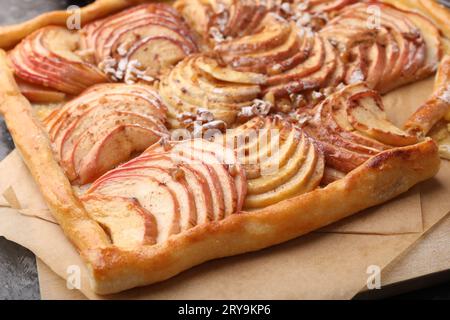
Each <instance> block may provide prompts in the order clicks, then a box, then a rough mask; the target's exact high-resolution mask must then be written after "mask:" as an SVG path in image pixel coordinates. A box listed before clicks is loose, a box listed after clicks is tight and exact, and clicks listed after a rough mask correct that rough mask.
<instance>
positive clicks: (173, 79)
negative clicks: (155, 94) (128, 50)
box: [159, 55, 261, 128]
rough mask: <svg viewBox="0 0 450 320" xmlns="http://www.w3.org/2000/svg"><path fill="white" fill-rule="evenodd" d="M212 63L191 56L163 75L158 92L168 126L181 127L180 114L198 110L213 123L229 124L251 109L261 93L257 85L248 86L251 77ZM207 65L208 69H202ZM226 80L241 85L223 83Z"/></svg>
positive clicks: (199, 57) (251, 75)
mask: <svg viewBox="0 0 450 320" xmlns="http://www.w3.org/2000/svg"><path fill="white" fill-rule="evenodd" d="M198 61H200V66H198V64H197V62H198ZM212 61H213V60H211V59H210V58H207V59H204V58H203V56H202V55H192V56H190V57H188V58H186V59H184V60H183V61H181V62H180V63H179V64H178V65H177V66H176V67H175V68H173V69H172V70H171V72H170V73H169V74H167V75H165V76H163V78H162V80H161V83H160V85H159V92H160V94H161V97H162V99H163V101H164V103H165V104H166V105H167V106H168V116H169V122H170V124H171V127H173V128H177V127H180V126H181V125H182V124H180V123H179V121H178V119H177V116H178V115H179V114H181V113H185V112H191V113H196V112H197V110H198V109H199V108H206V109H208V110H209V111H211V112H212V113H213V115H214V118H215V119H216V120H223V121H225V122H226V123H227V124H229V125H231V124H232V123H233V122H234V121H235V118H236V116H237V114H238V113H239V112H240V111H241V109H242V107H245V106H251V105H252V104H253V100H254V99H256V98H257V97H258V96H259V94H260V93H261V88H260V86H259V85H257V84H248V83H247V82H248V80H249V78H253V77H254V74H250V75H248V76H245V75H242V76H241V75H239V74H237V73H234V71H231V70H229V69H228V68H225V67H220V69H221V70H220V69H219V70H218V68H219V65H218V64H217V62H212ZM210 62H211V64H212V66H211V67H210V68H208V67H207V66H205V64H208V63H210ZM203 70H207V71H203ZM213 70H214V71H213ZM216 75H217V76H218V77H219V78H215V76H216ZM226 78H228V79H229V80H239V81H241V80H242V81H243V82H234V81H226V80H225V79H226Z"/></svg>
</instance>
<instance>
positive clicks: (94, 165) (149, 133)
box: [71, 124, 161, 184]
mask: <svg viewBox="0 0 450 320" xmlns="http://www.w3.org/2000/svg"><path fill="white" fill-rule="evenodd" d="M96 136H98V137H99V139H98V140H93V139H92V137H91V136H90V132H88V133H87V134H86V135H83V136H81V137H80V139H79V140H78V142H77V143H76V144H75V145H74V148H73V152H72V157H71V160H72V161H71V162H72V163H73V164H74V167H75V172H77V173H78V176H79V177H78V179H79V183H80V184H85V183H88V182H91V181H93V180H94V179H96V178H97V177H99V176H100V175H101V174H102V173H104V172H106V171H107V170H109V169H110V168H112V167H114V165H115V164H117V163H120V162H123V161H126V160H127V159H129V158H130V157H131V156H132V155H133V154H135V153H139V152H142V151H143V150H145V149H146V148H147V147H148V146H149V145H152V144H154V143H156V142H157V141H159V139H160V138H161V133H159V132H156V131H154V130H152V129H149V128H145V127H143V126H140V125H139V124H122V125H118V126H116V127H113V128H111V129H109V132H108V133H106V134H105V135H99V134H96Z"/></svg>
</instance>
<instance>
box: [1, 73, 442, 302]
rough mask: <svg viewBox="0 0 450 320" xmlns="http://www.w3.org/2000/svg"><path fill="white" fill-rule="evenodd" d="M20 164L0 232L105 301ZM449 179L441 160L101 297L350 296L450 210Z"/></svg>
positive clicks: (11, 175) (392, 102)
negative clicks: (315, 225)
mask: <svg viewBox="0 0 450 320" xmlns="http://www.w3.org/2000/svg"><path fill="white" fill-rule="evenodd" d="M427 81H428V82H427ZM427 81H425V82H424V83H428V87H426V86H427V85H422V86H419V88H420V90H419V89H417V88H416V86H417V84H415V85H413V86H412V87H410V89H409V90H408V89H406V88H403V89H401V90H400V92H401V93H397V94H391V95H388V97H387V98H386V100H387V103H386V109H387V111H388V114H390V113H391V112H392V110H396V113H395V114H397V115H398V114H405V112H403V110H406V109H407V108H412V106H414V108H416V107H418V102H420V101H423V100H425V99H426V96H428V94H429V93H430V92H431V87H430V86H429V83H432V82H430V81H431V80H427ZM411 88H413V89H411ZM412 96H415V97H412ZM413 102H414V103H413ZM396 121H399V122H400V121H402V119H397V120H396ZM20 161H21V160H20V157H19V156H18V154H14V153H13V154H12V155H10V156H9V157H8V158H7V159H6V162H2V163H1V164H0V194H2V191H4V190H6V189H7V188H9V187H12V189H13V190H14V193H15V195H16V198H17V201H18V202H19V204H20V207H21V210H22V214H20V213H18V211H16V210H13V209H7V208H0V235H4V236H5V237H7V238H8V239H10V240H12V241H15V242H18V243H20V244H22V245H23V246H25V247H27V248H29V249H30V250H31V251H33V252H34V253H35V254H36V255H37V256H38V257H39V258H40V259H41V260H42V261H43V262H44V263H45V264H47V265H48V266H49V267H50V268H51V270H53V272H55V273H56V274H58V275H59V276H61V277H63V278H65V277H66V276H67V268H68V266H72V265H75V266H78V267H79V268H80V271H81V276H82V277H81V279H82V285H81V289H80V290H81V291H82V292H83V294H85V295H86V296H87V297H88V298H91V299H97V298H105V297H99V296H97V295H95V294H94V293H93V292H92V291H90V288H89V285H88V279H87V276H86V275H87V274H86V270H85V268H84V265H83V263H82V262H81V260H80V257H79V256H78V254H77V253H76V252H75V250H74V248H73V247H72V246H71V245H70V243H69V241H68V240H67V239H66V237H65V236H64V235H63V233H62V231H61V230H60V228H59V226H57V225H56V224H55V223H52V222H50V220H51V219H50V218H49V217H48V211H47V210H46V207H45V203H44V202H43V201H42V197H41V196H40V194H39V191H38V190H37V188H36V185H35V184H34V182H33V180H32V179H31V177H30V176H29V174H28V171H27V170H26V168H25V167H24V165H23V164H20V163H19V162H20ZM2 169H3V170H2ZM449 177H450V165H449V163H448V162H445V163H444V164H443V167H442V170H441V171H440V173H439V175H438V176H437V177H436V178H435V179H432V180H430V181H428V182H426V183H424V184H422V185H420V187H419V188H415V189H413V190H412V191H410V192H409V193H408V194H406V195H404V196H403V197H399V198H397V199H395V200H393V201H391V202H390V203H388V204H385V205H382V206H379V207H377V208H375V209H370V210H367V211H366V212H365V213H360V214H358V215H355V216H354V217H351V218H350V219H347V220H346V221H344V222H340V223H338V224H336V225H334V226H332V227H330V228H328V229H325V230H323V231H320V232H317V233H313V234H310V235H307V236H303V237H301V238H299V239H295V240H292V241H290V242H287V243H284V244H281V245H278V246H275V247H272V248H268V249H265V250H262V251H260V252H255V253H250V254H245V255H241V256H237V257H230V258H225V259H220V260H216V261H211V262H208V263H205V264H203V265H201V266H198V267H196V268H193V269H191V270H188V271H186V272H183V273H182V274H181V275H179V276H177V277H174V278H172V279H170V280H168V281H165V282H163V283H160V284H155V285H152V286H149V287H145V288H139V289H133V290H130V291H127V292H125V293H121V294H118V295H114V296H111V297H106V298H133V299H167V298H170V299H214V298H224V299H228V298H235V299H242V298H250V299H251V298H253V299H263V298H266V299H269V298H270V299H283V298H295V299H304V298H305V299H310V298H331V299H338V298H341V299H348V298H351V297H353V296H354V295H355V294H356V293H357V292H359V291H360V290H361V288H362V287H363V286H364V284H365V283H366V280H367V277H368V274H367V273H366V271H367V268H368V267H369V266H370V265H377V266H379V267H380V268H384V267H385V266H387V265H388V264H389V263H390V262H392V261H393V260H394V259H395V258H396V257H397V256H398V255H400V254H401V253H402V252H404V251H405V250H406V249H408V248H411V247H412V245H413V244H414V243H415V242H416V241H417V240H418V239H420V237H421V236H422V233H423V231H426V230H428V229H429V228H430V227H431V226H432V225H434V224H435V223H437V222H438V221H439V220H440V219H442V218H443V217H444V216H445V214H446V213H448V212H449V211H450V197H448V192H449V184H450V179H449ZM419 190H420V191H421V193H419ZM419 204H421V205H419ZM385 209H386V210H385ZM24 210H25V211H24ZM24 213H25V214H24ZM333 229H334V231H335V232H334V233H331V231H333ZM324 231H325V232H324ZM336 232H339V233H336ZM355 233H357V234H355Z"/></svg>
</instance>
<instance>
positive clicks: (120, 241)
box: [81, 194, 158, 248]
mask: <svg viewBox="0 0 450 320" xmlns="http://www.w3.org/2000/svg"><path fill="white" fill-rule="evenodd" d="M81 201H82V202H83V205H84V207H85V208H86V211H87V212H88V213H89V215H90V216H91V217H92V219H94V220H95V221H97V222H98V223H99V224H100V225H101V226H102V227H103V228H105V229H106V231H107V233H108V234H109V236H110V237H111V240H112V242H113V243H114V245H116V246H118V247H122V248H133V247H137V246H142V245H152V244H155V243H156V238H157V235H158V228H157V225H156V220H155V217H154V216H153V215H152V214H151V213H150V212H149V211H147V210H145V209H143V208H142V207H141V206H140V205H139V203H138V201H137V200H136V199H133V198H123V197H117V196H104V195H99V194H89V195H87V196H83V197H81Z"/></svg>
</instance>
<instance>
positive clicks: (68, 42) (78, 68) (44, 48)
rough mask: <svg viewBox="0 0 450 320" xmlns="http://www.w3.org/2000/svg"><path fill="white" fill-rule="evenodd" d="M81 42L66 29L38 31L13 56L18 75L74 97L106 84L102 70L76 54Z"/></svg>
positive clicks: (20, 45) (13, 64)
mask: <svg viewBox="0 0 450 320" xmlns="http://www.w3.org/2000/svg"><path fill="white" fill-rule="evenodd" d="M79 41H80V38H79V36H78V34H77V33H73V32H70V31H68V30H67V29H65V28H63V27H56V26H49V27H45V28H41V29H39V30H38V31H36V32H34V33H33V34H31V35H30V36H28V37H26V38H25V39H24V40H23V41H22V42H21V43H20V44H19V45H17V46H16V48H15V49H13V50H12V51H11V52H10V55H9V56H10V60H11V62H12V66H13V68H14V71H15V74H16V75H17V76H18V77H20V78H22V79H24V80H25V81H28V82H31V83H34V84H38V85H42V86H44V87H49V88H53V89H56V90H58V91H61V92H64V93H68V94H72V95H75V94H78V93H80V92H81V91H83V90H84V89H86V88H88V87H89V86H92V85H94V84H96V83H101V82H107V78H106V76H105V75H104V74H103V73H102V72H100V70H99V69H97V68H96V67H95V66H94V65H91V64H89V63H86V62H84V61H83V60H82V59H81V57H80V56H78V55H77V54H76V50H77V48H78V43H79Z"/></svg>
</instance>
